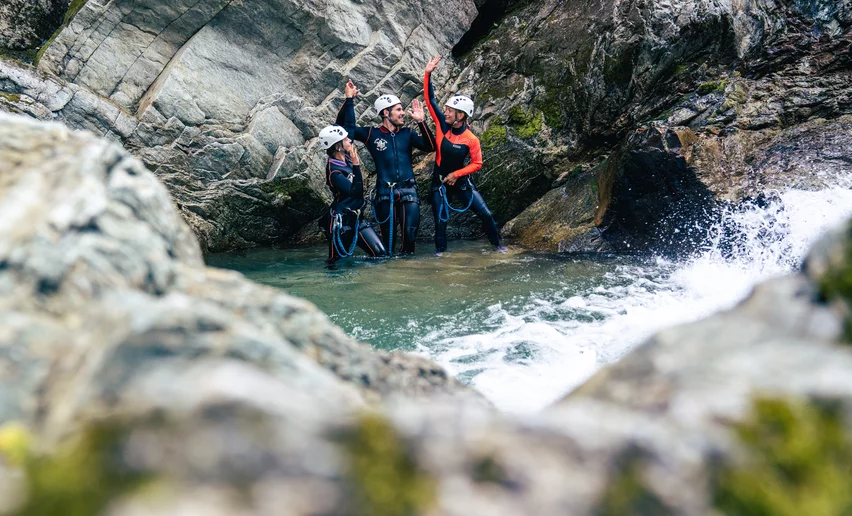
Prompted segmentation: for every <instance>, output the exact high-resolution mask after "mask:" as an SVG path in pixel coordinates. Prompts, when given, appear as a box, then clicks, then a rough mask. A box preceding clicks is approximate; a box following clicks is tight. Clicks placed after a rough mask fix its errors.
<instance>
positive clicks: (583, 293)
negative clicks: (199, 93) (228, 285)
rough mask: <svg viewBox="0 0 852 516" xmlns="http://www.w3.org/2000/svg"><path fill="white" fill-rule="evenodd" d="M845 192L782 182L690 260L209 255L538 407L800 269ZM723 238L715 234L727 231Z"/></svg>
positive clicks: (522, 408) (379, 338) (498, 397)
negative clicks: (330, 266) (662, 336)
mask: <svg viewBox="0 0 852 516" xmlns="http://www.w3.org/2000/svg"><path fill="white" fill-rule="evenodd" d="M849 215H852V192H850V190H848V189H846V188H835V189H831V190H825V191H822V192H801V191H789V192H785V193H783V194H781V195H779V196H778V197H777V199H776V200H775V201H774V202H773V203H770V204H769V205H768V206H766V207H762V208H756V207H755V208H749V209H740V210H736V211H732V212H731V213H728V214H726V215H725V216H724V217H723V219H722V220H720V221H718V222H716V223H714V224H712V225H710V226H708V228H706V231H707V242H708V243H707V246H706V248H705V249H703V250H701V251H700V252H698V253H696V254H695V255H694V256H692V257H690V258H689V259H685V260H683V261H679V262H672V261H668V260H664V259H660V258H654V257H634V256H618V257H612V258H606V257H591V256H573V257H565V256H559V255H553V254H545V253H533V252H524V251H522V250H519V249H512V250H510V252H509V253H507V254H505V255H503V254H497V253H494V252H492V251H491V250H490V249H491V248H490V246H489V245H488V244H487V242H452V243H451V251H450V252H448V253H445V254H444V255H443V256H442V257H434V256H432V255H431V253H430V250H431V246H429V245H428V244H424V245H421V246H420V253H421V254H419V255H418V256H415V257H407V258H394V259H390V260H385V261H380V262H376V261H370V260H364V259H349V260H348V261H346V262H345V263H343V264H341V266H340V267H339V269H338V270H334V271H329V270H327V269H325V268H324V263H323V260H324V258H325V255H326V249H325V248H324V247H318V248H311V249H298V250H271V249H266V250H252V251H244V252H239V253H229V254H219V255H212V256H208V263H209V264H210V265H212V266H216V267H225V268H231V269H236V270H239V271H241V272H243V273H244V274H245V275H246V276H248V277H249V278H251V279H253V280H255V281H258V282H260V283H265V284H267V285H271V286H274V287H278V288H281V289H282V290H285V291H287V292H289V293H291V294H293V295H297V296H300V297H304V298H306V299H308V300H310V301H312V302H314V303H315V304H316V305H317V306H319V307H320V308H321V309H322V310H324V311H325V312H326V313H328V314H329V316H330V317H331V319H332V320H333V321H334V322H335V323H336V324H338V325H339V326H340V327H342V328H343V329H344V330H345V331H347V332H348V333H349V334H350V335H352V336H354V337H356V338H358V339H360V340H363V341H367V342H370V343H371V344H372V345H373V346H375V347H376V348H380V349H386V350H403V351H413V352H417V353H420V354H423V355H424V356H427V357H429V358H431V359H433V360H436V361H437V362H439V363H441V364H442V365H444V366H445V367H446V368H447V369H448V370H449V371H450V372H451V373H453V374H455V375H456V376H457V377H458V378H460V379H461V380H462V381H464V382H467V383H469V384H470V385H471V386H473V387H474V388H476V389H478V390H480V391H481V392H482V393H483V394H485V395H486V396H487V397H489V398H490V399H491V400H492V401H493V402H494V403H495V404H496V405H497V406H498V407H501V408H503V409H505V410H508V411H513V412H530V411H535V410H539V409H541V408H543V407H544V406H546V405H547V404H549V403H551V402H553V401H555V400H556V399H558V398H559V397H561V396H563V395H564V394H565V393H566V392H568V391H570V390H571V389H572V388H574V387H576V386H577V385H579V384H580V383H582V382H583V381H584V380H585V379H587V378H588V377H589V376H590V375H591V374H593V373H594V372H595V371H597V370H598V369H599V368H600V367H602V366H603V365H605V364H607V363H611V362H612V361H614V360H617V359H618V358H619V357H621V356H623V355H624V354H625V353H627V352H628V351H629V350H630V349H632V348H633V347H634V346H636V345H637V344H638V343H640V342H641V341H642V340H644V339H646V338H647V337H649V336H650V335H651V334H653V333H654V332H655V331H658V330H659V329H662V328H664V327H667V326H670V325H672V324H677V323H681V322H687V321H692V320H696V319H699V318H701V317H704V316H707V315H709V314H711V313H713V312H714V311H717V310H719V309H723V308H727V307H730V306H732V305H733V304H735V303H736V302H737V301H738V300H740V299H742V298H743V297H744V296H745V295H747V294H748V292H749V291H750V289H751V288H752V286H753V285H754V284H755V283H756V282H758V281H761V280H763V279H766V278H769V277H772V276H775V275H779V274H783V273H786V272H790V271H792V270H795V269H796V268H798V267H799V265H800V263H801V261H802V259H803V257H804V255H805V253H806V251H807V249H808V248H809V247H810V245H811V244H812V243H813V241H814V240H815V239H816V238H817V237H818V236H819V235H820V234H821V233H822V232H823V231H824V230H825V229H826V228H827V227H829V226H831V225H833V224H837V223H839V222H840V221H842V220H843V219H844V218H846V217H847V216H849ZM722 234H724V235H725V237H726V239H727V240H726V241H725V242H724V245H722V241H721V235H722Z"/></svg>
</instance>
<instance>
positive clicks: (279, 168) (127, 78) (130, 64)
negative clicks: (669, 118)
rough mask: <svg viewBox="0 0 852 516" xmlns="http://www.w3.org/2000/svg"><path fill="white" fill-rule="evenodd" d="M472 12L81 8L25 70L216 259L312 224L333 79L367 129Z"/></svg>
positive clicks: (460, 5) (429, 8)
mask: <svg viewBox="0 0 852 516" xmlns="http://www.w3.org/2000/svg"><path fill="white" fill-rule="evenodd" d="M475 14H476V7H475V5H474V3H473V2H472V1H470V0H454V1H452V2H449V3H447V2H443V3H438V2H433V3H429V2H427V3H421V2H414V3H408V4H398V3H396V4H393V6H391V5H390V4H383V3H370V2H368V3H354V2H348V1H336V2H330V3H325V2H320V3H317V2H296V1H290V0H251V1H247V2H232V1H227V0H203V1H201V2H197V1H191V2H190V1H185V2H177V3H174V2H170V3H167V4H164V3H162V2H158V1H154V0H141V1H140V0H119V1H117V2H116V1H111V2H103V1H99V0H90V1H89V2H88V3H87V4H86V5H85V6H84V7H83V8H82V10H80V12H79V13H78V14H77V15H76V16H75V17H74V19H73V21H72V22H71V23H70V25H69V26H68V27H67V28H66V29H64V30H63V31H62V32H61V33H60V34H59V35H58V37H57V38H56V40H55V41H54V42H53V44H52V45H51V46H50V47H49V48H48V49H47V51H46V52H45V54H44V57H43V58H42V59H41V61H40V62H39V68H40V70H42V71H43V72H50V73H52V74H55V75H56V76H58V77H60V78H61V79H63V80H65V81H68V83H69V87H70V85H74V86H77V88H76V91H77V92H79V93H78V94H77V95H75V96H74V97H73V101H72V105H71V106H68V107H67V108H64V109H61V110H59V111H56V110H52V111H53V112H54V113H55V115H56V116H57V117H58V118H59V119H61V120H63V121H64V122H66V123H68V124H70V125H72V127H83V128H86V129H89V130H92V131H93V132H95V133H97V134H101V135H105V136H111V137H114V138H116V139H118V140H119V141H121V142H122V143H123V144H124V145H125V147H127V148H128V149H130V150H131V151H132V152H134V153H135V154H136V155H137V156H139V157H140V158H141V159H142V160H143V161H144V162H145V164H146V165H147V166H148V167H149V168H150V169H151V170H152V171H153V172H154V173H155V174H157V175H158V176H159V177H160V178H161V179H162V180H163V181H164V182H165V183H166V185H167V186H168V187H169V189H170V191H171V192H172V195H173V197H174V198H175V201H176V203H177V206H178V209H179V210H180V211H181V214H182V215H184V217H185V218H186V219H187V221H188V222H189V223H190V225H191V226H192V228H193V230H194V231H195V232H196V234H197V235H198V236H199V238H200V240H201V245H202V247H203V248H204V249H206V250H210V251H219V250H226V249H230V248H235V247H246V246H254V245H260V244H271V243H276V242H281V241H283V240H285V239H287V238H289V237H290V236H292V235H294V234H295V233H296V232H297V231H299V230H300V229H301V228H302V227H303V226H304V225H306V224H308V223H310V222H311V221H313V220H315V219H316V218H317V217H318V216H319V215H320V214H321V213H322V211H323V209H324V208H325V207H326V206H327V205H328V203H329V201H330V199H329V194H328V192H327V189H326V187H325V180H324V177H323V165H324V159H323V156H324V154H322V153H321V152H319V149H318V148H317V147H316V146H315V145H314V144H313V141H314V140H313V138H314V137H315V136H316V134H317V132H318V131H319V129H320V128H322V127H323V126H324V125H327V124H329V123H333V122H334V119H335V116H336V113H337V110H338V108H339V104H340V103H341V101H342V100H343V95H342V85H343V84H344V83H345V80H346V78H347V77H352V78H353V79H354V80H356V81H357V82H358V85H359V87H360V88H361V90H362V92H363V93H362V97H363V101H362V102H361V103H359V106H358V111H359V112H361V111H364V112H365V116H364V118H365V120H369V121H370V122H373V121H374V120H373V119H372V116H371V115H370V114H369V113H370V110H369V109H367V107H368V106H372V102H373V100H375V98H376V97H378V95H379V94H380V93H384V92H394V93H396V94H398V95H399V96H400V97H401V98H402V99H403V100H404V101H405V102H408V101H409V100H410V99H411V98H413V97H415V96H417V95H419V94H420V92H421V79H420V69H421V67H422V66H423V63H425V61H426V59H427V56H430V55H433V54H438V53H446V52H447V51H448V50H449V49H450V48H451V47H452V45H453V44H455V42H456V41H457V40H458V39H459V38H460V37H461V35H462V34H463V33H464V32H465V30H466V29H467V27H468V26H469V24H470V22H471V21H472V20H473V17H474V16H475ZM424 20H429V24H428V25H426V24H424ZM4 66H6V65H4ZM0 73H2V72H0ZM46 80H48V81H51V82H54V81H55V79H46ZM4 91H7V92H9V93H22V91H21V88H20V87H18V88H4ZM78 97H79V98H78ZM6 109H7V110H12V109H11V108H6ZM104 110H105V111H107V112H109V114H108V115H107V113H104V115H107V116H99V115H100V113H101V112H103V111H104ZM32 111H34V110H33V109H29V110H27V109H23V108H21V106H18V108H17V109H15V112H23V113H30V112H32ZM33 114H41V115H44V113H42V112H39V113H33ZM118 120H121V121H122V123H121V124H118V123H117V121H118Z"/></svg>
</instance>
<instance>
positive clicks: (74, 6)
mask: <svg viewBox="0 0 852 516" xmlns="http://www.w3.org/2000/svg"><path fill="white" fill-rule="evenodd" d="M88 1H89V0H71V3H70V4H69V5H68V10H67V11H65V18H63V20H62V25H65V26H67V25H68V24H69V23H71V20H73V19H74V17H75V16H77V13H78V12H80V9H82V8H83V6H84V5H86V2H88Z"/></svg>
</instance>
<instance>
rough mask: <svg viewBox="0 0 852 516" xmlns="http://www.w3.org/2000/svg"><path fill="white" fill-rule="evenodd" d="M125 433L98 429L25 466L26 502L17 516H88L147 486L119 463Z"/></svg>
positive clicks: (120, 428) (117, 427)
mask: <svg viewBox="0 0 852 516" xmlns="http://www.w3.org/2000/svg"><path fill="white" fill-rule="evenodd" d="M128 432H129V428H127V427H125V426H124V425H121V424H111V423H105V424H96V425H93V426H91V427H89V428H88V429H87V430H86V431H85V432H84V433H83V434H81V435H80V436H78V437H77V438H75V439H74V440H73V441H72V442H70V443H68V444H67V445H66V446H64V447H63V448H62V449H60V450H59V451H57V452H56V453H55V454H52V455H50V456H47V457H37V458H32V459H30V460H28V462H27V463H26V476H27V484H28V485H27V487H28V489H27V491H28V495H29V496H28V499H27V502H26V504H25V505H24V506H23V507H21V509H20V510H19V511H18V512H17V513H16V515H17V516H43V515H47V514H62V515H64V516H91V515H93V514H100V513H101V512H102V511H103V510H104V509H105V508H106V507H107V506H108V505H109V504H110V503H111V502H113V501H115V500H116V499H118V498H120V497H121V496H122V495H124V494H127V493H129V492H131V491H133V490H135V489H137V488H140V487H142V486H143V485H144V484H146V483H147V480H148V476H147V475H145V474H142V473H141V472H139V471H135V470H133V469H132V468H130V467H129V466H128V465H127V464H126V462H125V461H124V460H123V457H122V445H123V438H125V437H126V436H127V433H128Z"/></svg>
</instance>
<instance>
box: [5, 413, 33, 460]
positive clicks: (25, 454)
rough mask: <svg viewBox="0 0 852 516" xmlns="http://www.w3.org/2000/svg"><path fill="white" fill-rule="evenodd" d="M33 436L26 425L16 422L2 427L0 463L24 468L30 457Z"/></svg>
mask: <svg viewBox="0 0 852 516" xmlns="http://www.w3.org/2000/svg"><path fill="white" fill-rule="evenodd" d="M32 440H33V439H32V435H31V434H30V431H29V430H28V429H27V427H25V426H24V425H22V424H20V423H16V422H9V423H5V424H3V425H2V426H0V462H3V463H6V464H8V465H10V466H14V467H17V466H22V465H23V464H24V463H25V462H26V461H27V459H28V458H29V456H30V450H31V448H32Z"/></svg>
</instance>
